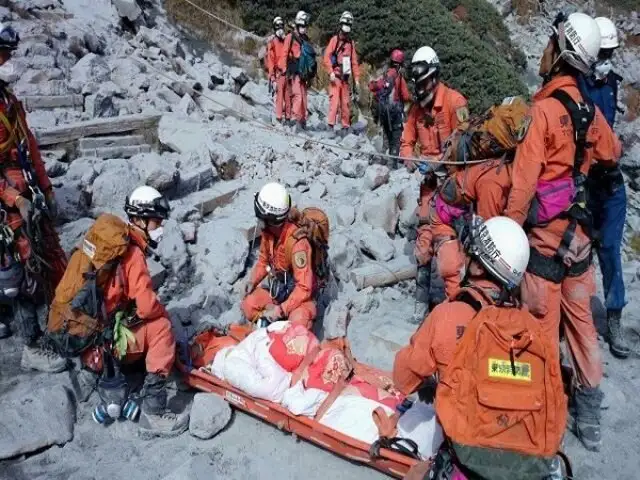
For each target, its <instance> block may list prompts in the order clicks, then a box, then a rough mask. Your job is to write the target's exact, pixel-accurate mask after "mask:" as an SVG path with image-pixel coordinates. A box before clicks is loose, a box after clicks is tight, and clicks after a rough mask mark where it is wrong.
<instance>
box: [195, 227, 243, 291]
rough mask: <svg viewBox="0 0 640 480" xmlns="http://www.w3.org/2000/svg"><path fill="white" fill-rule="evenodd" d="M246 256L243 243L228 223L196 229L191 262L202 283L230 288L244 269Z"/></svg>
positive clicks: (236, 231)
mask: <svg viewBox="0 0 640 480" xmlns="http://www.w3.org/2000/svg"><path fill="white" fill-rule="evenodd" d="M248 254H249V244H248V243H247V239H246V238H245V237H244V236H243V235H242V233H241V232H240V231H238V230H236V229H234V228H232V225H230V224H229V222H227V221H224V220H221V221H211V222H206V223H203V224H202V225H201V226H200V228H199V229H198V243H197V244H196V246H195V256H194V261H195V266H196V272H197V273H200V274H202V275H203V281H204V282H213V283H214V284H217V283H222V284H225V283H226V284H229V285H233V283H234V282H235V281H236V280H237V279H238V277H240V274H241V273H242V272H243V271H244V269H245V262H246V260H247V256H248Z"/></svg>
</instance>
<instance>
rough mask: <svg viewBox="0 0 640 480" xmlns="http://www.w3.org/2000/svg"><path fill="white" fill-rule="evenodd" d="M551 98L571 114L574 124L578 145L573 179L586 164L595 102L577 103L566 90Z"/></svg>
mask: <svg viewBox="0 0 640 480" xmlns="http://www.w3.org/2000/svg"><path fill="white" fill-rule="evenodd" d="M551 97H552V98H555V99H556V100H557V101H559V102H560V103H561V104H562V106H563V107H564V108H565V109H566V110H567V112H569V116H570V117H571V123H572V124H573V131H574V141H575V143H576V155H575V160H574V162H573V177H574V178H576V177H578V176H579V175H580V168H582V164H583V163H584V151H585V149H586V148H587V147H588V145H587V132H588V131H589V127H590V126H591V122H593V119H594V118H595V106H594V105H593V102H592V101H591V100H590V99H588V98H586V97H585V98H584V99H583V101H582V102H580V103H577V102H576V101H574V100H573V98H571V95H569V94H568V93H567V92H566V91H564V90H560V89H558V90H555V91H553V92H552V93H551Z"/></svg>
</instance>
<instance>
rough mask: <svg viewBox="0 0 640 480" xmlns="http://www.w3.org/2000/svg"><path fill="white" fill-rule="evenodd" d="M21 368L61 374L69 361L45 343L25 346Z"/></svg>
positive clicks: (40, 342)
mask: <svg viewBox="0 0 640 480" xmlns="http://www.w3.org/2000/svg"><path fill="white" fill-rule="evenodd" d="M20 366H21V367H22V368H23V369H24V370H38V371H40V372H44V373H60V372H62V371H63V370H65V369H66V368H67V360H66V359H64V358H62V357H61V356H60V355H58V354H57V353H56V352H55V351H54V350H53V349H52V348H51V347H49V346H48V345H46V344H45V343H44V342H43V341H39V342H38V343H36V344H33V345H25V346H24V349H23V350H22V360H21V361H20Z"/></svg>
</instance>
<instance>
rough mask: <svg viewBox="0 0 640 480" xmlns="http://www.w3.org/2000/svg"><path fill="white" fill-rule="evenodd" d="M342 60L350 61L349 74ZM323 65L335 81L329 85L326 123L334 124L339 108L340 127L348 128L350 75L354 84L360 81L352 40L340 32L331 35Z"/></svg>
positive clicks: (349, 122) (349, 121)
mask: <svg viewBox="0 0 640 480" xmlns="http://www.w3.org/2000/svg"><path fill="white" fill-rule="evenodd" d="M334 55H335V57H334ZM334 60H335V63H334ZM343 62H344V63H346V62H349V63H350V65H351V74H348V73H347V74H344V72H343V65H344V63H343ZM324 66H325V68H326V69H327V72H329V73H331V72H333V73H335V75H336V79H335V81H333V82H331V83H330V85H329V114H328V116H327V123H328V124H329V126H330V127H333V126H334V125H335V124H336V117H337V116H338V109H339V110H340V119H341V121H342V127H343V128H349V126H350V125H351V87H350V85H349V82H350V81H351V77H352V76H353V80H354V81H355V84H356V85H357V84H358V83H359V82H360V66H359V65H358V54H357V53H356V49H355V44H354V42H353V40H351V39H350V38H346V37H345V36H344V34H342V33H339V34H338V35H334V36H333V37H331V40H329V45H327V48H325V50H324Z"/></svg>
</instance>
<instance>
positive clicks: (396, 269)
mask: <svg viewBox="0 0 640 480" xmlns="http://www.w3.org/2000/svg"><path fill="white" fill-rule="evenodd" d="M416 271H417V266H416V264H415V263H413V261H412V260H411V259H410V258H409V257H400V258H395V259H393V260H391V261H390V262H386V263H382V262H378V263H371V264H368V265H365V266H363V267H360V268H356V269H354V270H353V271H352V272H351V276H350V278H351V282H353V283H354V284H355V286H356V288H357V289H358V290H362V289H363V288H367V287H383V286H385V285H393V284H394V283H398V282H401V281H403V280H411V279H412V278H415V276H416Z"/></svg>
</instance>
